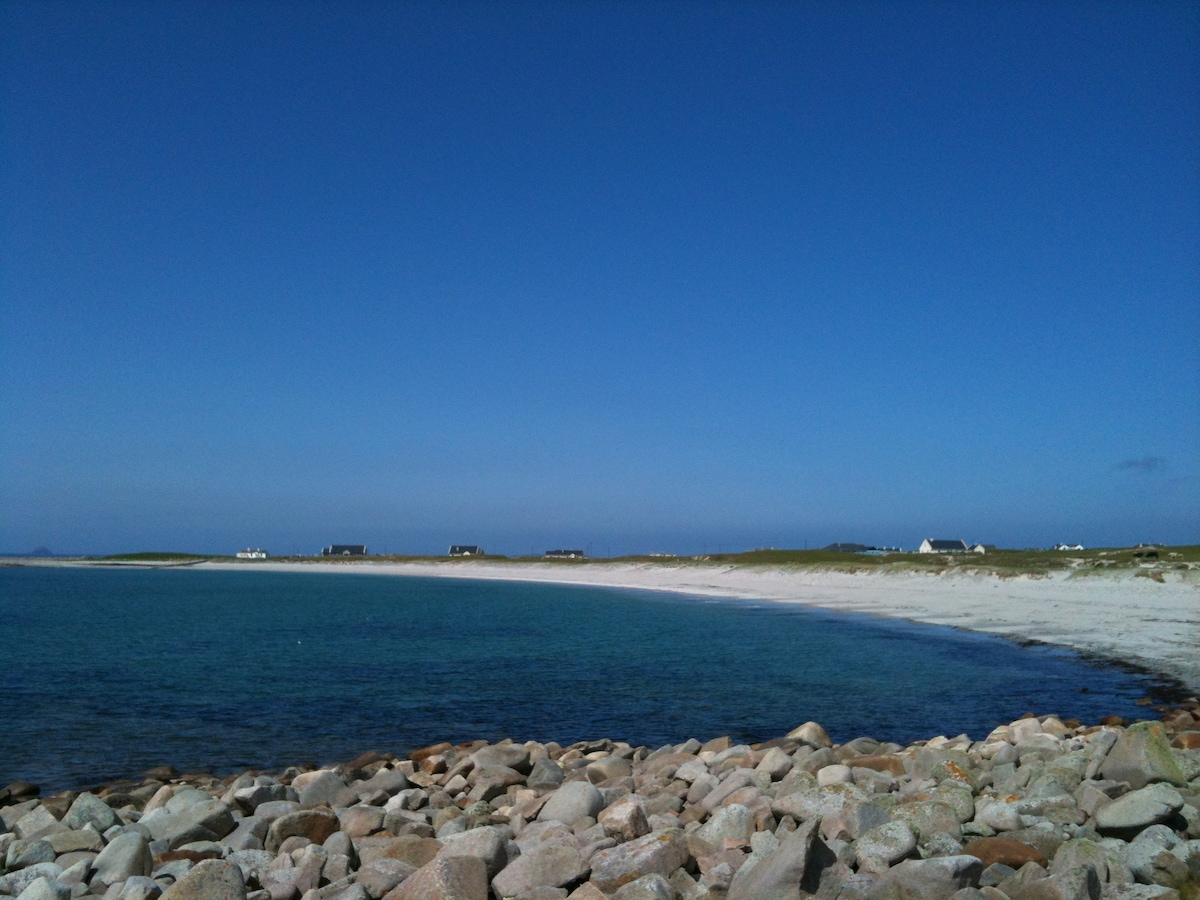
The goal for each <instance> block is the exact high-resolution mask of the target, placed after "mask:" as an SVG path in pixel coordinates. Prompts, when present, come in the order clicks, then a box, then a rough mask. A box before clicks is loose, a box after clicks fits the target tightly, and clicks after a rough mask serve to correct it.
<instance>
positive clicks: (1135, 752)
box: [1100, 722, 1187, 790]
mask: <svg viewBox="0 0 1200 900" xmlns="http://www.w3.org/2000/svg"><path fill="white" fill-rule="evenodd" d="M1100 775H1101V776H1102V777H1104V778H1106V779H1109V780H1111V781H1124V782H1127V783H1128V784H1129V785H1130V787H1132V788H1134V789H1135V790H1136V789H1137V788H1142V787H1145V786H1146V785H1147V784H1150V783H1152V782H1158V781H1165V782H1167V783H1168V784H1173V785H1176V786H1182V785H1184V784H1187V779H1186V778H1185V777H1184V774H1183V771H1182V770H1181V769H1180V767H1179V763H1178V761H1177V760H1176V759H1175V757H1174V755H1173V754H1172V751H1171V745H1170V742H1169V741H1168V740H1167V733H1166V729H1164V728H1163V725H1162V723H1161V722H1138V723H1137V724H1136V725H1130V726H1129V728H1128V729H1126V731H1125V732H1124V733H1123V734H1122V735H1121V736H1120V737H1118V738H1117V741H1116V743H1115V744H1114V745H1113V748H1112V749H1111V750H1109V751H1108V755H1107V756H1106V757H1105V758H1104V762H1103V763H1102V764H1101V765H1100Z"/></svg>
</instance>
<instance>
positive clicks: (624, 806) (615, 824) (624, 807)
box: [596, 794, 650, 842]
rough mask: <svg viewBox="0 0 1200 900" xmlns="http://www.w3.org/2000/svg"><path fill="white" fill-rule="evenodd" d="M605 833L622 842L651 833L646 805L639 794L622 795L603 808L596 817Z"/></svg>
mask: <svg viewBox="0 0 1200 900" xmlns="http://www.w3.org/2000/svg"><path fill="white" fill-rule="evenodd" d="M596 821H597V823H598V824H599V825H600V827H601V828H603V829H604V833H605V834H606V835H608V836H609V837H613V838H617V839H619V840H620V841H622V842H625V841H632V840H633V839H634V838H639V837H641V836H642V835H644V834H649V833H650V822H649V821H648V820H647V818H646V806H645V803H643V801H642V798H641V797H639V796H638V795H637V794H630V795H629V796H628V797H622V798H621V799H620V800H617V801H616V802H614V803H611V804H609V805H608V806H607V807H605V808H604V809H603V810H601V812H600V814H599V816H597V819H596Z"/></svg>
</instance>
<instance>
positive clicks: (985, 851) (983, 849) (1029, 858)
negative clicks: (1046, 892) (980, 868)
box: [963, 837, 1047, 869]
mask: <svg viewBox="0 0 1200 900" xmlns="http://www.w3.org/2000/svg"><path fill="white" fill-rule="evenodd" d="M963 853H965V854H966V855H968V856H974V857H978V858H979V859H981V860H983V864H984V866H985V867H986V866H990V865H991V864H992V863H1000V864H1001V865H1004V866H1011V867H1012V868H1014V869H1019V868H1021V866H1023V865H1025V863H1028V862H1035V863H1037V864H1038V865H1039V866H1045V865H1046V864H1047V860H1046V855H1045V854H1044V853H1042V851H1041V850H1039V849H1038V848H1037V847H1031V846H1030V845H1029V844H1022V843H1021V842H1020V841H1014V840H1011V839H1010V838H1003V837H985V838H977V839H976V840H973V841H971V843H969V844H967V846H965V847H964V848H963Z"/></svg>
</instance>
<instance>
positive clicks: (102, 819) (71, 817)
mask: <svg viewBox="0 0 1200 900" xmlns="http://www.w3.org/2000/svg"><path fill="white" fill-rule="evenodd" d="M62 823H63V824H64V825H66V826H67V827H68V828H70V829H73V830H78V829H80V828H83V827H84V826H85V825H90V826H92V828H94V829H95V830H96V831H98V832H103V831H106V830H107V829H109V828H112V826H114V825H119V824H121V819H120V817H119V816H117V813H116V811H115V810H113V808H112V807H111V806H109V805H108V804H107V803H105V802H104V801H103V800H101V799H100V798H99V797H97V796H96V795H95V794H90V793H88V792H87V791H84V792H83V793H82V794H80V795H79V796H78V797H76V798H75V802H74V803H72V804H71V808H70V809H69V810H67V814H66V815H65V816H63V819H62Z"/></svg>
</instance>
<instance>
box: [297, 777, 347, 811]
mask: <svg viewBox="0 0 1200 900" xmlns="http://www.w3.org/2000/svg"><path fill="white" fill-rule="evenodd" d="M302 779H303V780H302ZM297 782H299V784H297ZM292 788H293V789H294V790H295V791H296V793H297V794H298V795H299V802H300V807H301V809H312V808H313V807H316V806H320V805H321V804H322V803H328V804H329V805H330V806H333V805H334V801H335V800H336V799H337V798H338V795H339V794H341V793H342V792H343V791H345V790H346V782H344V781H343V780H342V779H341V776H339V775H338V774H337V773H336V772H334V771H332V770H331V769H321V770H319V771H317V772H310V773H307V776H305V775H302V776H300V777H298V778H296V779H294V780H293V781H292Z"/></svg>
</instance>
